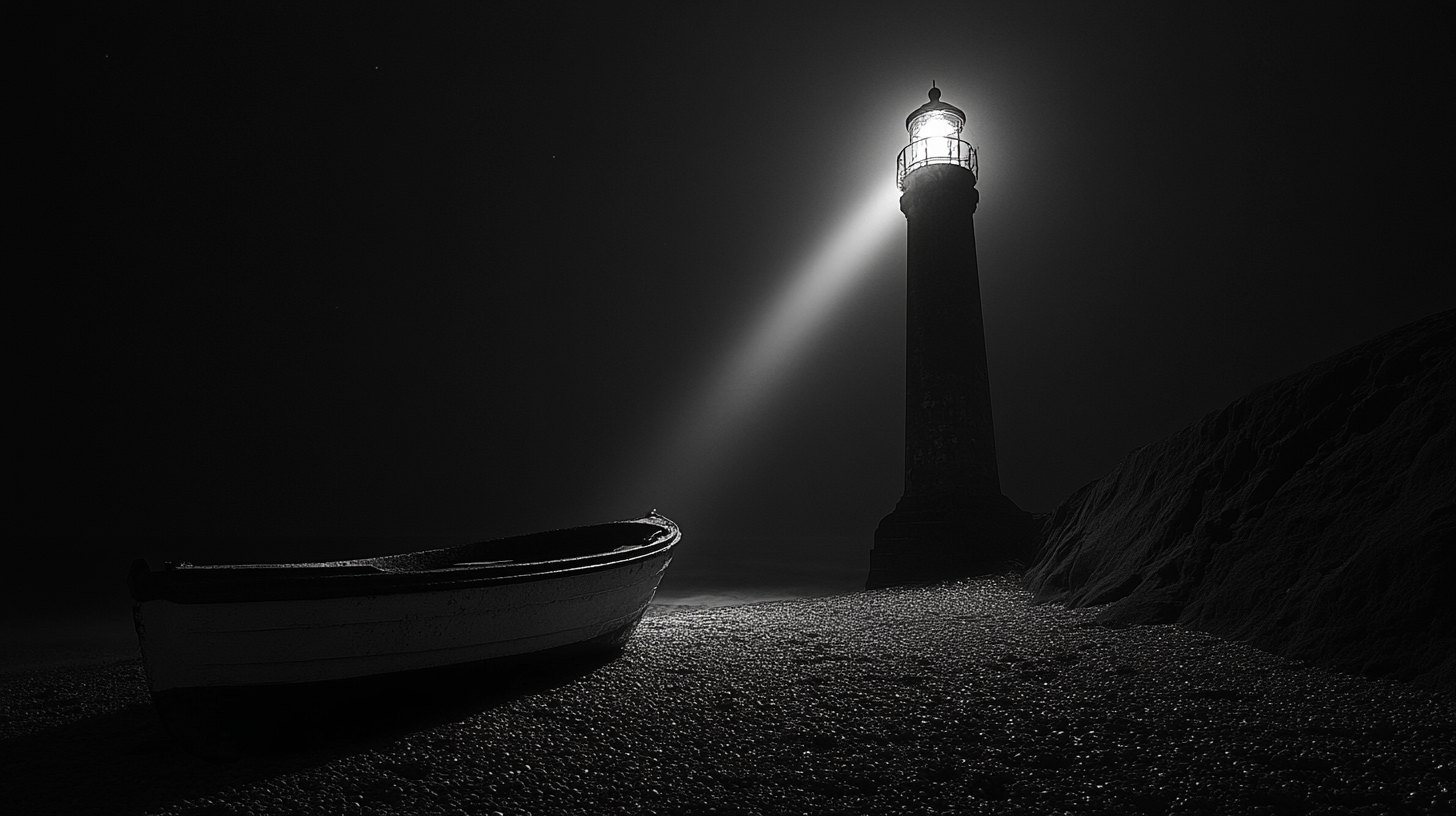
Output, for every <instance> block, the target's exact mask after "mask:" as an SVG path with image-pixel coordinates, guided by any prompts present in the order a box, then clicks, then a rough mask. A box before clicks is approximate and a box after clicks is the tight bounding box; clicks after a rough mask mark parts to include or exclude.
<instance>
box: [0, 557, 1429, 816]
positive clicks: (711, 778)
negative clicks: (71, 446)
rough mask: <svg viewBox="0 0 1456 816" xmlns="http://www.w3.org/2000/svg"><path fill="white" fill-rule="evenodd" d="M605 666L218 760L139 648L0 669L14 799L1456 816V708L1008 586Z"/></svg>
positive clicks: (697, 810)
mask: <svg viewBox="0 0 1456 816" xmlns="http://www.w3.org/2000/svg"><path fill="white" fill-rule="evenodd" d="M655 611H656V612H657V613H658V614H653V615H651V616H649V617H647V618H645V619H644V620H643V621H642V623H641V625H640V626H639V628H638V630H637V633H636V635H635V636H634V638H633V639H632V641H631V642H630V643H629V644H628V646H627V648H626V650H625V651H624V652H623V653H622V654H621V655H620V656H619V657H617V658H616V659H615V660H612V661H610V662H607V663H604V664H596V665H593V666H591V667H589V668H587V669H583V670H580V671H576V672H573V673H568V674H564V675H560V676H553V677H551V678H549V679H546V680H544V681H536V682H533V683H532V684H529V685H522V686H519V687H516V688H514V689H511V690H510V691H509V692H508V693H503V694H494V695H492V696H490V697H488V698H486V699H470V698H469V697H468V696H467V697H463V698H457V699H451V700H438V701H432V700H416V701H410V702H409V704H404V703H403V701H399V700H390V699H379V700H376V701H371V702H370V704H369V705H365V706H361V707H360V708H361V710H359V711H358V712H357V716H356V717H352V718H351V719H350V720H349V723H350V725H349V726H348V727H340V728H337V729H335V730H331V731H326V732H322V733H321V732H318V731H317V730H316V731H314V732H310V733H308V734H305V735H302V736H301V738H300V739H299V740H298V741H297V742H296V743H293V744H286V745H283V746H276V747H275V748H274V749H272V750H268V751H263V752H259V753H254V754H248V755H244V756H241V757H239V758H235V759H232V760H230V761H213V760H207V759H202V758H199V757H197V756H194V755H192V754H190V753H188V752H187V751H186V750H184V749H183V747H182V746H180V745H179V744H178V743H177V742H176V741H175V740H174V739H172V737H171V736H170V735H169V734H168V733H167V732H166V731H165V730H164V729H163V727H162V725H161V723H160V721H159V720H158V719H157V716H156V714H155V712H154V711H153V709H152V707H151V705H150V703H149V700H148V697H147V692H146V681H145V678H144V675H143V673H142V667H141V662H140V660H139V659H126V660H119V661H116V660H113V661H111V662H106V663H91V664H81V665H72V666H67V667H63V668H53V669H48V670H44V671H20V672H10V673H7V674H0V801H3V802H4V803H5V804H4V805H3V806H0V808H3V810H4V811H5V812H6V813H12V814H46V813H56V814H92V813H94V814H102V813H104V814H158V816H161V815H162V814H167V815H168V816H182V815H183V814H191V815H193V816H201V815H202V814H217V815H218V816H221V815H222V814H295V813H330V814H470V815H471V816H476V814H480V815H481V816H525V815H526V814H531V816H547V815H548V814H739V815H740V816H745V815H746V814H764V816H768V815H769V814H790V813H793V814H901V813H905V814H911V813H913V814H1037V815H1038V816H1046V815H1048V814H1159V815H1162V814H1187V815H1189V816H1191V815H1192V814H1210V815H1211V814H1270V815H1271V816H1273V815H1274V814H1300V815H1301V816H1307V815H1311V814H1312V815H1314V816H1335V815H1336V814H1359V815H1360V816H1374V815H1375V814H1456V703H1453V701H1452V700H1451V699H1450V698H1449V697H1447V696H1444V695H1442V694H1440V693H1438V692H1437V691H1434V690H1432V689H1429V688H1424V687H1419V686H1411V685H1405V684H1400V683H1394V682H1375V681H1371V680H1367V679H1363V678H1358V677H1352V676H1347V675H1342V674H1336V673H1332V672H1328V671H1325V670H1322V669H1318V668H1315V667H1312V666H1309V665H1306V664H1303V663H1298V662H1291V661H1288V660H1284V659H1282V658H1279V657H1276V656H1273V655H1270V654H1268V653H1265V652H1262V651H1260V650H1257V649H1254V648H1252V647H1249V646H1246V645H1243V644H1240V643H1234V642H1228V641H1224V640H1221V639H1218V638H1216V637H1213V636H1211V635H1206V634H1202V633H1199V632H1193V631H1187V630H1183V629H1179V628H1177V627H1175V626H1133V627H1128V628H1120V629H1109V628H1106V627H1102V626H1099V625H1097V624H1096V623H1094V621H1093V618H1094V617H1095V615H1096V611H1097V610H1096V609H1095V608H1094V609H1083V610H1068V609H1065V608H1062V607H1060V606H1055V605H1044V606H1038V605H1035V604H1033V603H1032V601H1031V596H1030V594H1029V593H1028V592H1027V591H1026V590H1024V589H1023V588H1021V587H1020V586H1019V585H1018V584H1017V582H1016V581H1015V580H1014V579H1012V578H1009V577H1001V578H988V579H978V580H974V581H967V582H960V583H955V584H948V585H941V586H936V587H926V588H910V589H888V590H877V591H872V592H863V593H855V594H846V595H837V596H831V597H824V598H813V599H802V600H794V601H782V602H774V603H764V604H757V605H752V606H740V607H726V608H716V609H658V610H655Z"/></svg>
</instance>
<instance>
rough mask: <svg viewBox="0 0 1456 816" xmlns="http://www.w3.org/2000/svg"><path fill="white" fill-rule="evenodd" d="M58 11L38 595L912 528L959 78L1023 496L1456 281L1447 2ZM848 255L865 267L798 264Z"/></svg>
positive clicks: (25, 292) (30, 372)
mask: <svg viewBox="0 0 1456 816" xmlns="http://www.w3.org/2000/svg"><path fill="white" fill-rule="evenodd" d="M42 30H43V32H44V34H45V35H46V36H48V37H54V43H53V45H54V49H53V50H52V52H51V54H50V61H49V62H46V63H44V64H38V65H33V66H31V67H30V68H29V69H28V70H29V71H30V74H28V75H27V76H26V81H25V82H24V83H23V84H24V85H25V87H24V89H23V93H24V97H23V99H22V105H23V107H24V110H25V111H26V115H25V116H24V117H23V119H22V120H21V121H23V122H24V125H23V128H22V136H23V138H24V139H25V140H26V148H27V149H26V151H25V152H24V153H21V154H20V155H21V156H24V157H28V158H29V159H30V161H29V163H28V164H27V165H26V166H24V168H23V170H22V171H21V172H22V174H23V181H24V182H25V183H24V184H23V185H22V188H21V191H20V193H19V195H18V196H17V197H18V198H19V199H20V200H21V201H22V202H23V204H24V207H23V212H22V215H21V218H20V220H19V222H18V223H17V224H13V225H12V227H11V230H10V231H9V233H8V235H9V237H10V239H11V240H9V241H8V242H7V245H8V246H9V247H10V252H11V257H12V262H11V266H12V267H13V268H18V269H22V270H24V271H23V274H22V278H21V279H22V280H23V283H22V285H21V291H20V296H19V297H18V298H17V305H18V307H19V309H18V311H20V312H21V315H20V336H21V338H22V345H21V352H20V354H18V355H17V358H18V359H19V362H20V369H21V370H20V380H21V382H20V385H19V388H17V389H16V391H15V393H17V394H20V395H21V402H22V408H21V412H22V420H21V422H20V423H19V424H18V425H17V426H16V427H17V428H18V429H19V433H18V434H17V435H18V437H19V441H20V447H21V455H20V458H19V462H18V465H19V466H18V467H17V473H18V475H19V478H18V480H17V481H18V487H19V489H18V490H17V492H16V493H15V494H13V500H14V501H15V503H16V505H17V506H18V507H20V508H21V513H20V519H19V523H18V524H17V526H16V527H15V528H14V529H15V530H16V534H15V537H16V540H17V541H18V542H21V543H22V546H21V547H20V550H21V553H20V555H19V558H20V563H21V565H22V568H23V572H24V573H25V574H27V575H34V576H36V579H35V580H33V581H26V582H25V584H26V586H27V587H29V588H30V589H31V590H32V591H31V593H30V594H29V595H27V594H26V593H24V592H22V593H19V595H18V596H17V597H18V598H20V599H21V600H19V601H18V604H19V605H20V606H19V607H18V608H23V607H24V605H25V604H29V603H31V602H32V601H34V600H35V599H36V598H38V597H41V596H45V597H48V598H50V599H51V602H53V604H54V605H55V607H56V608H58V609H59V608H64V607H66V606H67V605H68V604H85V603H86V600H85V599H86V598H87V597H92V598H94V597H96V593H98V592H101V590H100V589H98V588H97V587H108V586H112V584H110V583H108V582H109V581H112V580H114V581H116V582H117V583H116V586H118V587H119V586H120V582H121V580H122V577H121V576H122V573H120V572H117V573H115V574H113V572H112V569H113V566H112V565H115V564H120V565H121V567H120V569H122V570H124V568H125V564H126V563H127V562H129V560H130V559H131V558H133V557H137V556H146V557H149V558H154V559H155V558H161V557H163V554H164V553H167V554H168V555H167V557H188V556H182V555H175V556H174V555H170V553H171V551H172V550H173V549H175V548H179V547H180V548H183V549H185V547H186V545H185V544H183V543H181V542H182V540H184V539H186V538H189V537H198V536H200V537H206V538H212V539H221V538H242V539H250V540H265V541H266V540H274V541H278V542H281V541H282V540H284V539H290V540H298V539H317V538H320V537H326V538H334V537H344V538H349V537H365V536H367V537H371V538H373V537H424V538H427V539H432V540H434V539H439V540H452V541H460V540H467V539H483V538H492V537H498V536H504V535H511V534H516V533H522V532H528V531H532V530H537V529H549V528H555V527H564V526H572V525H577V524H587V523H593V522H597V521H603V520H607V519H612V518H625V517H631V516H634V515H637V514H640V513H642V512H645V511H646V510H648V509H649V508H654V507H655V508H657V509H659V510H661V511H662V512H663V513H665V514H666V515H668V516H669V517H671V518H673V519H675V520H676V521H678V522H679V523H680V524H681V525H682V526H683V528H684V530H685V531H686V533H687V535H688V539H687V541H688V542H689V543H690V542H692V541H694V540H699V541H702V542H704V544H703V549H702V551H701V553H700V555H699V557H700V558H701V559H702V561H701V562H700V563H703V564H720V565H724V566H723V567H722V568H723V569H725V570H726V569H730V568H731V566H732V564H733V563H734V561H735V559H736V556H735V554H734V552H733V550H734V548H735V547H738V546H751V545H744V544H743V542H753V541H763V540H768V539H778V540H787V541H794V540H799V541H805V542H807V541H811V540H813V541H817V542H820V544H819V545H814V546H822V547H823V549H817V550H813V552H815V553H820V555H812V556H811V555H809V551H810V549H811V548H810V547H809V545H805V550H804V552H802V553H797V554H796V553H795V552H794V551H793V548H788V549H786V550H785V551H784V554H785V558H784V561H785V563H794V562H796V561H802V560H804V558H806V557H809V558H820V557H822V558H825V559H827V560H828V561H832V562H833V563H835V564H846V563H851V562H852V561H853V559H856V558H867V553H868V550H869V547H870V543H871V535H872V532H873V530H874V527H875V523H876V522H877V520H878V519H879V518H880V517H881V516H883V515H884V514H885V513H887V512H888V511H889V510H890V509H891V508H892V507H893V506H894V503H895V501H896V499H897V498H898V497H899V495H900V477H901V470H900V465H901V462H900V457H901V444H902V428H903V404H902V399H903V386H902V382H901V378H902V377H903V366H904V361H903V353H904V345H903V344H904V337H903V333H904V226H903V218H902V217H901V216H900V214H899V213H898V212H897V211H896V210H895V208H894V206H895V205H894V195H893V183H894V161H895V155H896V154H897V153H898V151H899V150H900V148H901V147H902V146H903V144H904V141H905V134H904V129H903V122H904V118H905V115H906V114H907V113H909V111H911V110H912V109H914V108H915V107H916V106H918V105H919V104H920V103H921V102H923V101H924V99H925V92H926V90H927V89H928V88H929V87H930V83H931V81H932V80H934V81H935V82H936V84H937V86H938V87H940V88H941V89H942V91H943V92H944V94H945V100H946V101H947V102H951V103H953V104H955V105H957V106H959V107H961V108H962V109H964V110H965V111H966V113H967V115H968V118H969V120H970V121H969V122H968V126H967V132H968V134H969V136H970V140H971V141H972V142H973V143H975V144H976V146H977V147H978V149H979V151H980V167H981V180H980V184H979V188H980V191H981V196H982V198H981V206H980V209H979V210H978V212H977V215H976V233H977V240H978V253H979V260H980V270H981V279H982V297H983V302H984V304H985V306H984V311H985V321H986V333H987V345H988V356H989V365H990V375H991V388H992V395H993V401H994V413H995V425H996V434H997V448H998V456H999V460H1000V467H1001V474H1000V475H1001V483H1002V488H1003V491H1004V492H1005V493H1006V495H1008V496H1009V497H1010V498H1012V499H1013V500H1014V501H1016V502H1017V503H1018V504H1020V506H1021V507H1023V508H1024V509H1027V510H1031V511H1034V512H1047V511H1050V510H1051V509H1053V508H1054V507H1055V506H1056V504H1057V503H1058V502H1060V501H1061V500H1062V499H1063V498H1065V497H1066V496H1067V495H1068V494H1070V493H1071V492H1072V491H1074V490H1075V489H1077V488H1078V487H1080V486H1081V485H1083V484H1085V483H1087V482H1089V481H1091V480H1093V479H1095V478H1098V477H1100V476H1102V475H1103V474H1105V473H1106V472H1107V471H1109V470H1110V469H1111V468H1112V467H1113V466H1114V465H1115V464H1116V463H1117V462H1118V461H1119V460H1120V459H1121V458H1122V457H1123V456H1124V455H1125V454H1126V453H1127V452H1128V451H1130V450H1132V449H1133V448H1136V447H1138V446H1141V445H1145V444H1148V443H1151V442H1154V441H1157V440H1158V439H1161V438H1163V437H1165V436H1167V435H1168V434H1170V433H1172V432H1174V431H1177V430H1179V429H1180V428H1183V427H1185V426H1187V425H1189V424H1191V423H1192V422H1194V421H1196V420H1197V419H1198V418H1199V417H1200V416H1202V415H1204V414H1206V413H1208V412H1209V411H1214V410H1217V409H1219V408H1221V407H1222V406H1224V405H1225V404H1227V403H1228V402H1230V401H1232V400H1234V399H1236V398H1237V397H1239V396H1241V395H1243V394H1245V393H1247V392H1248V391H1250V390H1252V389H1253V388H1255V387H1257V386H1258V385H1261V384H1263V383H1265V382H1269V381H1271V380H1274V379H1276V378H1278V377H1281V376H1284V375H1286V374H1290V373H1293V372H1295V371H1298V370H1300V369H1302V368H1304V367H1305V366H1307V365H1310V364H1312V363H1314V362H1316V361H1318V360H1320V359H1323V358H1325V357H1328V356H1330V355H1333V354H1335V353H1338V352H1339V351H1341V350H1343V349H1345V348H1348V347H1349V346H1352V345H1354V344H1356V343H1358V342H1361V341H1363V340H1367V339H1370V338H1372V337H1375V336H1377V335H1379V334H1381V333H1383V332H1385V331H1388V330H1390V329H1392V328H1395V327H1396V326H1399V325H1402V324H1405V323H1408V322H1410V321H1412V320H1416V319H1419V318H1421V317H1424V316H1426V315H1428V314H1432V313H1434V312H1437V311H1440V310H1442V309H1445V308H1449V307H1450V306H1451V305H1452V304H1453V303H1456V283H1453V281H1452V278H1451V276H1450V271H1449V263H1448V262H1447V260H1446V259H1445V257H1444V256H1442V255H1438V254H1437V247H1436V244H1437V241H1436V238H1437V237H1438V236H1440V235H1443V234H1444V232H1445V229H1446V228H1445V226H1444V224H1443V223H1441V222H1440V221H1438V219H1439V218H1440V216H1441V215H1442V214H1443V211H1442V208H1440V207H1439V206H1437V205H1435V204H1434V202H1433V200H1432V199H1433V196H1432V194H1431V193H1430V192H1428V191H1427V187H1428V185H1429V184H1430V182H1429V181H1428V179H1429V178H1430V176H1431V172H1430V168H1429V164H1430V162H1431V161H1432V159H1431V157H1432V156H1434V155H1438V154H1437V153H1435V152H1434V150H1433V149H1432V148H1433V147H1434V145H1433V142H1434V139H1433V134H1434V127H1433V119H1434V117H1435V115H1436V110H1435V108H1436V107H1437V106H1434V105H1431V104H1429V101H1428V100H1429V98H1431V94H1430V89H1431V86H1432V84H1433V83H1434V79H1433V77H1435V76H1438V75H1439V74H1437V73H1435V71H1434V69H1433V67H1432V65H1431V63H1433V61H1434V57H1433V55H1434V54H1436V53H1439V49H1438V45H1437V35H1436V33H1435V32H1436V31H1437V28H1436V27H1435V26H1434V25H1423V24H1422V21H1420V20H1415V19H1402V20H1386V19H1378V18H1374V17H1373V16H1372V18H1371V19H1368V20H1361V21H1348V20H1343V19H1341V20H1336V19H1334V18H1333V15H1331V16H1330V17H1327V18H1321V17H1314V18H1311V17H1308V16H1307V15H1304V14H1302V13H1300V12H1298V11H1293V10H1278V9H1269V8H1265V7H1262V6H1251V7H1248V8H1237V7H1219V8H1216V9H1204V8H1191V9H1190V8H1181V7H1180V8H1168V7H1165V6H1163V5H1159V4H1153V3H1125V4H1114V5H1112V6H1099V7H1097V8H1096V9H1091V8H1086V7H1083V6H1082V5H1080V4H1076V3H1048V4H1013V3H1005V4H1002V3H985V4H976V5H970V6H965V7H954V8H950V7H942V6H927V7H923V8H922V7H904V6H900V5H897V6H893V7H890V6H883V7H881V6H878V5H874V4H852V5H850V6H845V5H844V4H835V5H834V6H832V7H824V8H820V7H816V6H810V5H806V6H798V5H795V6H793V7H792V8H788V9H783V8H779V7H769V6H753V5H749V6H744V7H735V8H734V10H732V11H731V12H730V11H729V10H726V9H724V10H719V9H713V8H708V9H700V8H699V9H691V10H689V9H680V8H677V7H656V6H644V7H634V8H633V9H629V10H622V9H608V8H587V9H578V10H575V13H572V14H565V15H553V14H548V13H547V12H536V11H531V10H525V9H517V10H513V11H509V12H505V13H502V12H500V11H499V10H496V9H490V10H486V9H485V8H483V7H474V6H450V7H433V8H429V9H425V10H419V9H404V8H397V7H393V6H388V5H372V4H364V5H353V4H350V5H347V6H328V5H310V6H308V7H305V8H281V7H255V6H250V5H237V6H207V7H191V6H177V7H173V6H167V5H162V4H156V5H152V4H145V3H136V4H131V3H118V4H113V5H108V6H103V7H100V10H97V11H92V10H88V11H74V12H71V13H70V14H69V16H65V17H62V18H61V19H56V20H52V21H50V22H49V24H48V25H47V26H46V27H44V28H43V29H42ZM1352 54H1379V56H1380V59H1378V60H1376V59H1361V60H1355V59H1352V57H1351V55H1352ZM39 157H48V158H39ZM887 189H888V190H889V194H887V195H886V194H883V193H884V191H885V190H887ZM881 198H883V201H881V200H880V199H881ZM856 219H861V220H856ZM845 224H854V225H856V226H854V227H853V228H852V229H850V228H846V227H845V226H844V225H845ZM872 237H873V238H874V239H875V240H870V239H871V238H872ZM846 247H848V248H850V249H852V250H853V251H849V250H848V249H845V248H846ZM816 269H818V270H828V273H826V274H830V273H834V274H838V273H839V272H842V273H843V274H842V275H841V276H840V277H838V278H833V277H832V275H831V278H832V280H833V281H835V282H834V283H833V284H832V285H831V284H824V286H825V287H828V288H821V289H814V290H812V291H810V294H807V295H804V296H803V297H804V299H803V301H802V303H800V302H799V301H795V300H793V298H794V297H796V295H795V293H796V292H799V291H800V289H796V283H799V282H802V281H806V280H809V279H810V277H812V273H813V272H814V270H816ZM831 278H826V279H825V280H830V279H831ZM804 291H809V290H804ZM791 302H792V303H798V304H799V305H798V306H796V307H795V308H797V309H799V310H798V311H785V308H786V307H785V305H784V304H787V303H791ZM775 321H778V322H775ZM775 332H779V333H775ZM765 338H768V339H765ZM754 355H759V356H754ZM40 538H48V539H52V542H51V543H50V544H48V545H40V546H34V545H32V542H35V541H37V539H40ZM55 540H63V541H67V542H71V543H70V544H69V545H67V547H66V548H65V549H62V548H60V547H57V546H56V544H55ZM138 542H151V543H148V544H145V545H142V546H138ZM826 542H827V543H826ZM836 542H837V543H836ZM245 549H246V548H245ZM757 549H765V548H764V547H762V546H760V547H758V548H757ZM249 552H254V551H253V550H249ZM256 552H257V555H258V557H256V558H253V559H249V560H271V559H272V558H274V557H275V556H273V555H264V554H263V552H262V551H261V550H258V551H256ZM823 553H830V554H832V555H823ZM223 555H226V556H227V557H229V558H231V557H234V555H235V552H234V551H232V550H225V548H212V549H211V551H210V552H204V553H199V554H195V555H192V556H190V557H192V558H193V559H194V560H198V561H204V560H207V559H208V558H211V557H218V556H223ZM296 557H298V558H309V557H316V556H315V555H314V554H313V553H301V552H300V553H297V554H296ZM756 557H758V556H757V555H755V558H756ZM687 558H688V556H684V561H685V562H686V560H687ZM740 566H741V565H740ZM703 569H704V570H705V571H707V572H711V569H712V567H709V566H704V567H703ZM753 569H762V570H763V571H765V572H766V573H772V569H771V568H770V567H769V566H764V567H762V568H759V567H754V568H744V570H743V573H744V574H749V575H751V574H752V572H753ZM78 576H79V577H78ZM773 578H774V576H773V575H771V574H766V575H765V578H764V581H765V584H767V583H769V582H770V581H771V580H772V579H773ZM26 598H29V600H26Z"/></svg>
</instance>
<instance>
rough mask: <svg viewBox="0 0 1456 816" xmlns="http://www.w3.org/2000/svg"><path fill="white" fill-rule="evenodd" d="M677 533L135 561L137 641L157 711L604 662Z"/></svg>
mask: <svg viewBox="0 0 1456 816" xmlns="http://www.w3.org/2000/svg"><path fill="white" fill-rule="evenodd" d="M681 537H682V534H681V532H680V531H679V530H678V527H677V525H676V524H674V523H673V522H671V521H669V520H668V519H666V518H663V517H662V516H660V515H658V514H657V513H656V511H653V512H652V513H650V514H649V515H647V516H645V517H643V518H639V519H633V520H630V521H618V522H610V523H606V524H597V525H592V526H588V527H577V528H572V529H567V530H554V531H550V532H544V533H535V534H531V535H524V536H516V537H513V538H505V539H499V540H495V541H485V542H479V543H475V544H466V545H463V546H459V547H451V548H447V549H439V550H425V551H421V552H411V553H403V554H400V555H391V556H384V557H380V558H363V559H358V560H354V561H330V562H324V563H313V564H237V565H227V566H192V565H190V564H180V565H175V566H174V565H171V564H168V565H166V567H165V568H164V569H162V570H152V569H151V568H149V567H148V566H147V564H146V562H145V561H137V562H135V563H134V564H133V565H132V571H131V576H130V586H131V593H132V597H133V599H134V600H135V602H136V603H135V606H134V612H135V618H136V630H137V638H138V640H139V641H140V644H141V651H142V657H143V661H144V663H145V665H146V671H147V678H148V681H149V683H150V685H151V691H152V697H153V699H154V700H156V701H157V703H158V708H159V709H162V708H164V703H165V702H167V701H169V700H171V699H174V698H178V697H181V696H184V695H185V694H186V693H188V692H191V691H199V690H201V691H206V690H218V689H224V690H236V689H257V688H264V689H267V688H273V689H277V688H280V687H291V686H299V685H313V684H329V683H336V682H338V681H344V682H348V681H350V680H351V679H357V678H370V677H378V676H386V675H399V674H402V673H403V674H408V673H412V672H418V671H421V670H424V671H429V670H436V669H439V668H440V667H448V666H457V665H462V664H471V665H474V664H482V663H484V664H485V665H491V664H492V663H493V662H496V661H499V660H509V659H515V660H517V661H519V660H520V659H529V658H531V657H533V656H546V655H558V656H559V655H564V654H578V653H601V652H610V651H612V650H614V649H620V648H621V647H622V646H623V645H624V644H625V643H626V642H627V640H628V639H629V638H630V637H631V635H632V632H633V630H634V629H635V628H636V626H637V623H638V621H639V620H640V619H641V618H642V615H643V613H644V612H645V611H646V609H647V605H648V603H649V602H650V601H651V600H652V596H653V594H654V593H655V592H656V590H657V584H658V582H659V581H660V580H661V578H662V575H663V572H664V570H666V568H667V565H668V562H669V560H670V559H671V557H672V549H673V547H674V546H675V545H676V544H677V543H678V541H679V540H680V539H681ZM164 718H165V712H164Z"/></svg>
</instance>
